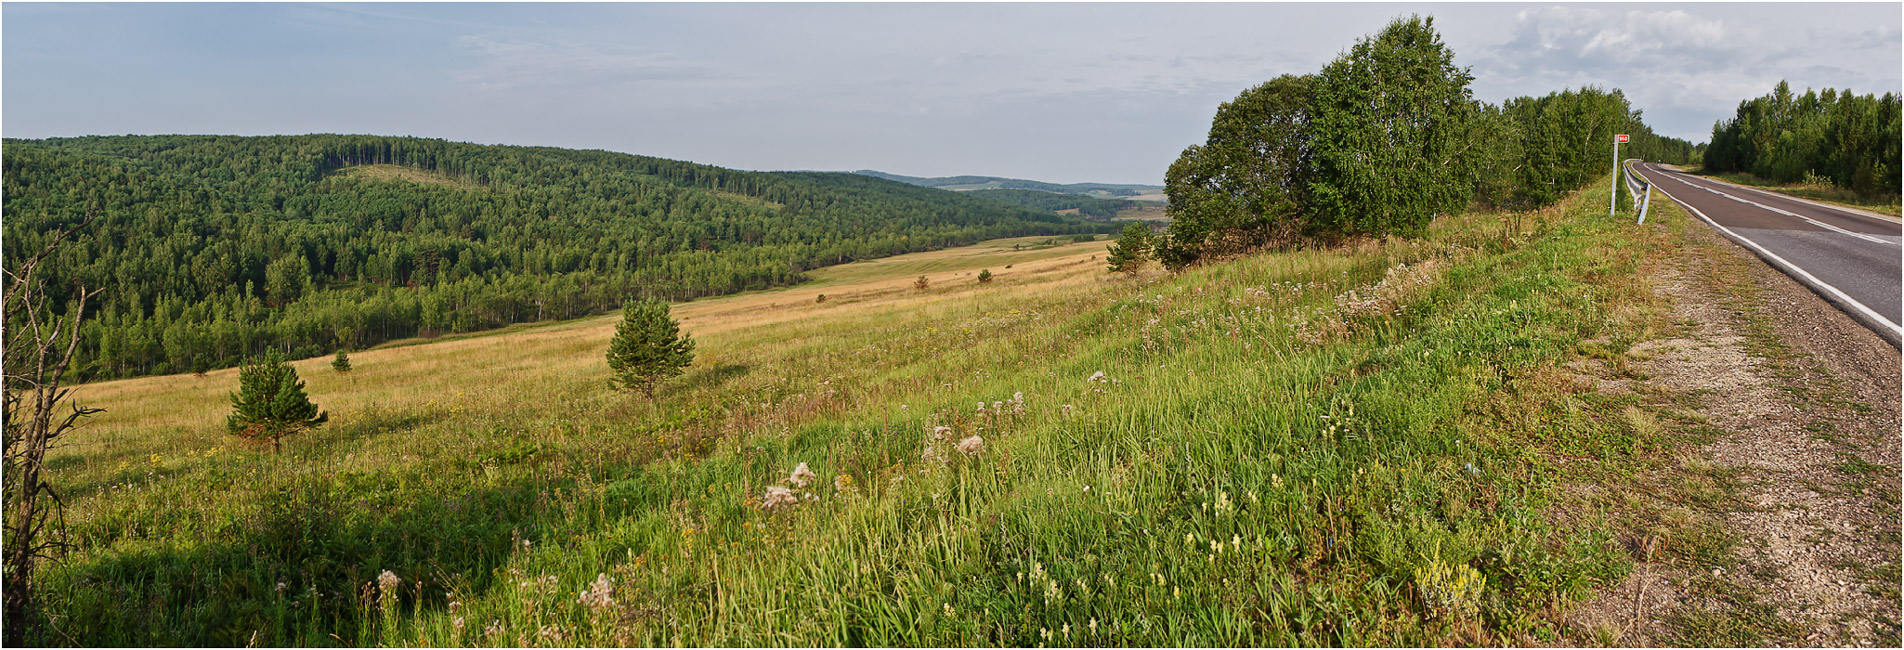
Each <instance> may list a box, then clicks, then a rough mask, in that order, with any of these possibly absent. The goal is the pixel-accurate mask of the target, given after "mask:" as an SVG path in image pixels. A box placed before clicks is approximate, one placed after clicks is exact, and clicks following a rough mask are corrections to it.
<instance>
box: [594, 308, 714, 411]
mask: <svg viewBox="0 0 1904 650" xmlns="http://www.w3.org/2000/svg"><path fill="white" fill-rule="evenodd" d="M693 362H694V340H693V339H690V338H688V335H687V334H684V333H682V332H681V324H680V323H678V322H675V320H674V318H673V317H672V316H670V315H669V314H668V303H666V302H664V301H660V300H654V299H643V300H636V301H631V302H628V303H627V304H624V305H622V309H621V323H620V324H618V325H616V326H615V338H614V339H613V340H610V341H609V342H608V367H609V368H610V369H611V370H613V371H614V373H615V376H614V378H613V379H611V380H610V384H611V385H613V386H615V387H616V388H620V389H622V390H640V391H641V392H642V393H643V394H646V395H647V396H648V397H650V398H652V397H654V389H655V385H656V384H659V383H661V382H662V381H665V380H667V379H669V378H671V377H675V376H678V375H680V374H681V371H682V370H684V369H686V368H687V367H688V364H690V363H693Z"/></svg>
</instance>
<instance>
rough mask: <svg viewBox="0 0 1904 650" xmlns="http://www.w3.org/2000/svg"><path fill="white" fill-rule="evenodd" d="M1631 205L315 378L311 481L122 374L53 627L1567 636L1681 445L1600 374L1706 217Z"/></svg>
mask: <svg viewBox="0 0 1904 650" xmlns="http://www.w3.org/2000/svg"><path fill="white" fill-rule="evenodd" d="M1593 192H1594V191H1593V190H1587V191H1586V193H1585V194H1583V195H1578V196H1575V197H1573V198H1571V199H1569V200H1568V201H1565V202H1563V203H1562V204H1561V205H1559V206H1556V207H1554V208H1549V209H1547V210H1544V211H1541V212H1538V213H1530V214H1519V215H1484V214H1470V215H1463V216H1457V217H1453V218H1448V219H1443V220H1439V221H1437V222H1436V223H1435V224H1434V225H1433V227H1432V228H1431V231H1430V232H1429V234H1428V235H1427V236H1426V237H1425V238H1423V239H1421V240H1417V241H1404V240H1377V241H1362V242H1359V243H1355V244H1352V245H1349V246H1346V247H1339V248H1309V249H1303V250H1294V251H1286V252H1276V253H1266V254H1261V255H1255V256H1251V257H1245V258H1239V259H1232V260H1228V261H1222V262H1215V263H1209V264H1204V265H1200V266H1196V267H1193V268H1191V269H1189V270H1187V271H1185V272H1183V273H1181V274H1176V275H1166V274H1163V273H1161V272H1156V271H1150V272H1146V273H1143V274H1140V275H1139V276H1137V277H1126V276H1124V275H1122V274H1117V275H1113V274H1108V273H1106V272H1105V271H1104V270H1103V268H1104V267H1103V261H1102V259H1099V258H1101V256H1102V255H1103V247H1104V245H1105V242H1102V241H1099V242H1090V243H1076V244H1069V245H1064V246H1054V247H1045V248H1037V249H1035V250H1027V249H1026V247H1022V246H1020V247H1017V248H1016V249H1014V247H1012V246H1010V245H1009V244H1011V243H1013V242H1003V243H999V244H992V245H988V246H987V247H985V248H978V249H956V250H948V251H940V252H937V253H927V254H922V255H918V256H904V257H898V258H892V259H889V260H881V261H877V262H860V263H855V264H849V265H844V266H838V267H831V268H828V269H823V270H820V271H816V272H814V274H815V275H816V276H817V277H818V278H819V279H820V280H821V282H822V285H821V286H814V287H798V288H794V289H790V290H785V291H770V292H761V293H755V294H749V295H742V296H732V297H727V298H720V299H714V300H707V301H697V302H693V303H688V304H685V305H681V306H679V308H678V312H677V313H678V314H680V315H682V316H684V317H685V320H684V325H685V327H686V329H687V330H688V331H690V332H692V333H693V334H694V335H695V336H696V337H697V340H698V341H699V344H700V347H699V357H698V359H697V361H696V363H695V365H694V367H693V368H692V369H691V370H690V371H689V372H688V374H686V375H685V376H683V377H682V378H681V379H680V380H679V381H678V382H677V383H675V384H673V385H671V386H669V387H667V388H665V389H664V390H662V391H661V392H660V394H659V396H658V398H657V399H656V400H654V401H652V402H650V401H646V400H643V399H640V398H634V397H629V396H626V395H621V394H617V393H614V392H612V391H610V390H609V389H608V388H607V383H606V379H607V376H608V372H607V368H606V366H605V364H604V362H603V358H602V351H603V349H604V348H605V346H606V341H607V338H608V336H609V334H610V332H611V331H612V322H611V321H610V320H608V319H599V318H598V319H587V320H579V321H572V322H566V323H561V324H553V325H545V326H539V327H533V328H526V329H521V330H518V331H512V332H507V333H501V334H495V335H490V336H477V337H470V338H466V339H462V340H456V341H448V342H439V343H431V344H424V345H414V346H408V347H400V348H391V349H385V350H370V351H365V352H361V353H359V354H356V355H353V360H354V362H355V365H356V370H354V371H352V372H350V373H348V374H338V373H334V372H332V371H330V370H328V369H327V368H326V367H325V360H324V359H321V358H320V359H309V360H305V361H301V362H298V363H297V364H296V366H297V368H298V370H299V372H301V373H302V374H303V375H304V377H305V378H306V379H307V380H309V383H310V386H309V390H310V393H311V394H312V396H313V398H314V400H315V401H317V402H318V403H319V404H320V405H322V406H323V407H325V408H327V409H329V410H330V412H331V415H332V418H331V422H330V423H329V424H327V425H326V426H325V427H323V428H321V429H319V430H318V431H316V432H314V433H311V434H307V435H305V436H303V437H302V438H298V439H295V440H292V441H289V442H288V443H287V445H286V448H285V450H284V452H283V453H281V454H272V453H269V452H268V451H263V450H259V449H252V448H245V447H240V446H238V444H237V443H236V442H235V441H234V440H233V439H230V438H228V437H226V436H225V435H223V434H222V433H221V432H220V429H219V426H218V425H219V422H220V419H221V418H222V417H223V413H224V412H225V411H226V409H227V407H226V404H225V401H224V400H225V398H224V394H225V392H227V391H229V390H231V387H232V385H233V384H234V379H233V376H232V373H231V372H230V371H217V372H213V373H210V374H209V375H207V376H205V377H192V376H189V375H177V376H168V377H153V378H142V379H134V380H124V381H117V382H109V383H102V384H94V385H88V386H84V387H81V388H80V391H79V394H78V398H79V399H80V400H81V401H82V402H86V403H89V404H92V405H97V406H103V407H106V408H107V409H109V410H108V411H107V413H105V414H104V415H102V416H100V417H99V418H97V420H96V421H95V422H94V423H92V424H91V425H89V426H88V427H87V428H86V429H84V430H82V431H81V432H80V433H79V434H77V435H76V436H75V439H74V442H75V444H73V445H71V446H69V447H66V448H64V449H63V450H61V451H60V452H59V456H58V458H57V459H55V460H54V461H53V465H54V469H55V474H56V475H57V476H58V477H59V478H58V481H59V483H60V485H61V487H62V488H63V489H64V490H65V492H66V495H67V500H68V503H70V504H71V509H70V510H69V512H68V514H67V520H68V522H69V523H70V525H71V526H72V532H73V542H74V543H75V544H76V550H75V552H74V553H72V554H71V555H69V556H67V557H66V558H64V559H63V560H61V561H60V562H58V563H57V564H54V565H52V566H51V567H50V568H49V569H48V570H47V572H46V574H45V575H46V578H45V579H46V581H47V583H46V585H45V589H44V592H45V593H47V594H50V595H52V597H53V598H54V600H53V602H52V603H50V605H49V607H50V609H51V611H52V612H53V613H54V614H55V615H57V616H59V617H60V620H61V621H62V623H61V624H60V625H59V629H60V630H61V631H62V633H64V634H68V635H71V636H70V637H66V638H59V639H50V638H49V639H43V640H42V641H43V642H47V643H62V644H63V643H75V642H76V643H79V644H82V645H170V644H222V645H241V644H247V643H257V644H263V645H334V644H339V643H342V644H363V645H372V644H389V645H517V644H520V645H608V644H636V645H662V644H693V645H836V644H840V645H1013V646H1033V645H1290V644H1303V645H1430V644H1443V643H1470V644H1496V643H1534V642H1538V641H1541V640H1548V639H1552V638H1553V635H1554V634H1555V633H1556V629H1555V624H1554V623H1553V622H1552V620H1553V617H1552V614H1553V612H1555V611H1558V610H1560V609H1564V607H1565V603H1566V602H1568V601H1569V599H1571V598H1574V597H1577V596H1579V595H1581V594H1583V593H1584V592H1585V591H1586V590H1587V589H1589V588H1590V587H1592V586H1594V585H1597V584H1602V583H1604V582H1605V581H1607V580H1610V579H1612V578H1615V577H1617V576H1619V575H1620V574H1621V573H1622V572H1624V571H1625V570H1626V566H1627V560H1626V558H1627V555H1626V550H1625V549H1624V548H1623V547H1621V546H1620V545H1619V543H1618V541H1617V540H1616V539H1615V537H1614V534H1613V532H1612V531H1613V530H1614V528H1615V527H1616V526H1615V525H1614V524H1613V523H1611V522H1609V520H1608V519H1607V518H1606V517H1607V515H1605V514H1603V513H1601V512H1599V511H1597V510H1594V509H1590V508H1585V507H1581V504H1582V503H1583V501H1582V500H1580V499H1578V498H1576V497H1575V496H1574V495H1575V494H1576V492H1577V491H1578V490H1579V489H1581V488H1580V486H1581V485H1583V484H1585V485H1599V484H1602V483H1603V482H1605V481H1612V480H1617V477H1618V476H1621V475H1623V473H1624V472H1628V471H1630V470H1631V468H1632V467H1635V466H1637V465H1640V464H1643V463H1644V462H1646V459H1648V458H1652V457H1654V456H1656V455H1658V453H1659V450H1660V449H1661V448H1662V446H1663V445H1667V444H1670V443H1671V442H1672V441H1670V440H1665V439H1664V438H1663V437H1662V436H1663V435H1664V434H1662V433H1660V432H1661V428H1660V427H1658V426H1657V425H1655V424H1653V422H1654V420H1653V418H1654V417H1655V416H1654V415H1652V414H1651V413H1652V412H1651V411H1650V410H1649V409H1650V408H1651V407H1649V406H1647V405H1645V404H1640V403H1638V401H1637V400H1638V398H1636V397H1634V396H1632V395H1631V394H1627V395H1625V396H1613V395H1603V394H1598V393H1595V392H1594V391H1593V390H1592V384H1591V381H1590V379H1588V378H1584V377H1582V376H1580V375H1578V374H1576V373H1575V372H1573V371H1572V368H1574V364H1575V363H1576V362H1577V361H1579V360H1580V359H1582V358H1597V359H1604V360H1608V363H1612V364H1615V366H1616V367H1617V359H1618V358H1619V355H1620V351H1621V350H1623V349H1625V347H1626V346H1628V345H1629V344H1630V343H1631V342H1633V341H1635V340H1637V339H1641V338H1645V337H1647V336H1649V335H1650V333H1651V332H1652V331H1653V330H1654V328H1657V327H1662V326H1664V325H1665V324H1664V323H1662V322H1661V317H1660V315H1659V310H1658V299H1657V298H1655V297H1653V295H1652V294H1651V292H1650V291H1648V290H1647V288H1646V285H1645V281H1644V278H1645V277H1646V270H1647V267H1646V265H1648V264H1649V263H1650V261H1649V260H1651V259H1653V258H1654V257H1655V256H1658V255H1661V254H1663V253H1662V251H1663V250H1664V248H1663V247H1664V244H1663V243H1662V242H1664V241H1665V237H1666V235H1667V234H1668V233H1669V231H1668V230H1667V229H1669V228H1671V227H1674V226H1670V225H1663V224H1671V223H1676V221H1675V220H1674V219H1670V218H1667V217H1665V216H1662V217H1661V218H1657V219H1655V220H1653V221H1652V223H1649V225H1648V226H1647V227H1645V228H1635V227H1633V226H1631V225H1630V223H1624V222H1621V221H1618V220H1607V219H1604V218H1603V216H1602V212H1603V210H1604V205H1605V203H1606V200H1607V198H1606V197H1604V196H1597V195H1595V194H1594V193H1593ZM1656 209H1658V208H1656ZM1664 210H1665V212H1664V213H1663V215H1665V214H1670V213H1671V208H1670V207H1666V208H1664ZM1017 243H1024V242H1017ZM1006 265H1010V266H1009V268H1008V267H1007V266H1006ZM981 268H988V269H990V270H991V271H992V272H993V273H994V274H996V278H997V279H996V280H995V281H994V282H992V283H989V284H984V285H981V284H978V283H977V282H976V281H975V280H974V279H973V278H972V276H973V274H975V273H976V272H977V270H978V269H981ZM921 273H925V274H928V280H929V284H930V287H929V288H928V289H926V290H923V291H921V290H918V289H915V288H913V287H912V282H913V280H914V279H915V277H916V276H917V275H919V274H921ZM817 293H826V294H828V300H827V301H826V302H824V303H816V302H815V300H814V297H815V294H817ZM975 439H976V442H974V441H973V440H975ZM802 463H805V464H806V465H807V466H808V467H810V468H811V470H812V472H813V474H814V475H815V476H814V477H813V478H811V479H806V478H805V477H791V476H790V473H792V472H794V470H795V468H796V467H797V466H799V465H800V464H802ZM795 479H798V480H795ZM772 486H785V487H792V488H793V489H794V491H795V493H796V494H798V495H799V497H798V498H797V500H796V502H795V503H794V504H791V505H780V506H774V505H772V504H771V502H769V501H766V500H765V499H764V498H763V497H765V495H766V494H767V493H766V490H767V488H768V487H772ZM1678 543H1680V542H1678V541H1677V538H1671V537H1669V538H1668V539H1667V541H1665V542H1663V543H1662V544H1661V546H1662V549H1661V552H1662V553H1672V552H1674V550H1673V549H1674V547H1675V544H1678ZM386 571H388V572H389V573H388V574H387V575H385V574H384V572H386ZM380 576H381V579H380Z"/></svg>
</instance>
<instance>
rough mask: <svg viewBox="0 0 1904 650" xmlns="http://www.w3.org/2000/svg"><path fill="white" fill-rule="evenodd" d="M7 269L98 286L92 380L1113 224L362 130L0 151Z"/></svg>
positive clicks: (886, 185) (86, 351)
mask: <svg viewBox="0 0 1904 650" xmlns="http://www.w3.org/2000/svg"><path fill="white" fill-rule="evenodd" d="M4 152H5V155H4V166H5V176H6V183H5V195H4V205H5V210H6V220H5V223H4V230H5V232H4V244H5V247H4V248H5V258H6V265H7V268H9V269H11V268H13V266H14V265H15V264H17V263H18V262H19V261H20V260H22V259H23V258H24V256H25V255H30V254H32V252H34V251H37V250H38V249H39V247H40V246H42V245H44V242H45V241H46V240H47V239H48V238H49V237H51V236H52V235H53V234H54V233H56V232H58V231H59V230H60V229H62V228H63V227H67V226H70V225H72V224H76V223H79V222H80V221H81V220H82V219H83V218H84V216H85V215H86V214H87V213H89V212H90V213H96V214H97V215H98V220H97V221H95V222H94V223H93V224H92V225H91V226H90V227H88V228H87V229H86V230H85V231H83V232H81V233H79V234H78V236H77V241H76V242H75V243H74V244H72V245H68V246H64V247H62V248H61V250H60V251H59V252H58V253H57V254H56V255H55V257H53V258H50V259H49V261H48V263H47V264H45V265H43V266H42V267H41V275H42V276H43V277H44V278H45V280H46V282H47V285H46V286H47V290H48V291H49V292H50V293H52V294H54V295H52V296H51V300H50V301H49V302H50V303H51V304H55V305H62V304H65V301H66V298H67V297H68V296H67V295H64V294H63V293H62V292H66V291H70V290H71V288H72V287H75V286H77V285H80V284H84V285H85V286H88V287H104V288H105V293H103V294H101V295H100V296H99V298H98V299H96V300H95V301H94V302H93V303H92V304H90V305H89V306H88V309H87V313H86V316H87V319H86V323H85V324H84V326H83V327H84V329H83V331H82V337H81V340H82V341H83V342H84V343H83V345H82V349H81V350H80V352H79V355H78V362H77V365H76V367H78V368H80V369H82V370H83V371H85V372H86V373H88V375H89V376H91V377H96V378H105V377H122V376H130V375H141V374H150V373H166V372H183V371H187V370H203V369H208V368H218V367H225V366H229V365H233V364H235V363H237V362H238V361H239V360H241V359H243V358H245V357H246V356H248V355H253V354H257V353H260V352H262V351H263V350H265V349H267V348H273V349H278V350H282V351H284V352H286V353H287V354H289V355H291V356H293V357H299V356H316V355H321V354H329V353H330V352H331V351H333V350H336V349H339V348H349V349H362V348H364V347H366V346H370V345H375V344H377V343H378V342H381V341H388V340H392V339H399V338H408V337H413V336H430V335H434V334H441V333H447V332H467V331H472V330H480V329H487V328H493V327H500V326H503V325H508V324H511V323H518V322H526V321H538V320H549V319H563V318H572V317H576V316H582V315H587V314H594V313H601V312H604V311H609V310H613V309H616V308H618V307H619V306H620V305H621V304H622V301H624V300H626V299H628V298H630V297H633V296H644V295H645V296H655V297H664V298H672V299H687V298H695V297H701V296H712V295H718V294H725V293H733V292H738V291H747V290H753V289H763V288H767V287H772V286H779V285H787V284H793V283H796V282H800V281H801V280H803V279H805V277H806V276H805V273H804V271H805V270H807V269H812V268H816V267H819V266H825V265H829V264H840V263H844V262H850V261H853V260H856V259H866V258H873V257H884V256H888V255H896V254H900V253H908V252H915V251H925V250H933V249H939V248H945V247H950V246H959V245H965V244H971V243H975V242H978V241H981V240H986V239H995V238H999V237H1016V236H1026V235H1062V234H1072V233H1084V232H1109V231H1110V226H1109V225H1107V224H1101V223H1100V224H1094V223H1087V222H1085V221H1084V220H1082V219H1079V218H1077V217H1072V216H1065V215H1059V214H1054V213H1053V212H1051V211H1048V210H1044V209H1036V208H1028V207H1020V206H1018V205H1012V204H1009V203H1003V202H997V201H989V200H985V199H981V198H978V197H974V196H971V195H967V194H960V193H954V192H945V191H939V190H934V189H926V188H922V187H916V186H913V185H911V184H905V183H897V182H891V181H887V180H882V179H878V178H870V177H868V176H865V175H856V174H845V173H818V172H785V173H763V172H746V171H736V170H732V169H723V168H720V167H714V166H710V165H699V164H694V163H689V162H681V161H675V160H665V159H661V158H649V157H645V156H635V155H629V154H621V153H612V152H607V151H584V150H573V149H556V148H548V147H513V146H486V145H476V144H469V143H461V142H449V141H444V140H429V139H422V138H405V137H380V136H359V135H302V136H269V137H230V136H122V137H84V138H59V139H49V140H16V139H7V140H5V149H4Z"/></svg>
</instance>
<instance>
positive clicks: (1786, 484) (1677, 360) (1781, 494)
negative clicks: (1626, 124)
mask: <svg viewBox="0 0 1904 650" xmlns="http://www.w3.org/2000/svg"><path fill="white" fill-rule="evenodd" d="M1681 212H1682V211H1679V210H1674V211H1673V213H1674V216H1673V217H1672V218H1674V219H1677V220H1678V221H1677V223H1672V224H1666V225H1663V226H1662V227H1670V228H1674V229H1677V230H1678V231H1679V232H1680V236H1679V238H1678V241H1679V242H1680V243H1679V245H1678V246H1677V248H1678V249H1679V250H1678V251H1676V252H1677V254H1676V255H1674V256H1673V257H1672V259H1670V260H1667V261H1665V262H1664V263H1663V264H1662V268H1661V269H1660V274H1659V277H1657V278H1654V279H1653V282H1652V283H1653V286H1654V288H1655V291H1656V292H1658V293H1659V294H1660V295H1661V296H1662V297H1663V298H1664V299H1666V301H1667V302H1668V303H1669V304H1670V305H1671V315H1672V316H1671V317H1672V320H1673V321H1674V326H1673V327H1672V328H1671V330H1670V331H1667V332H1663V333H1662V335H1661V336H1659V337H1657V338H1655V339H1654V340H1651V341H1647V342H1643V343H1641V344H1638V345H1635V346H1634V347H1633V348H1632V349H1631V350H1630V351H1629V352H1628V354H1627V357H1628V358H1627V360H1626V361H1627V362H1628V363H1629V364H1630V365H1631V366H1633V367H1636V368H1638V369H1639V371H1640V372H1639V374H1640V375H1641V376H1642V377H1643V378H1642V379H1641V380H1639V381H1638V382H1635V383H1636V385H1635V386H1634V387H1633V389H1634V390H1637V391H1639V392H1641V393H1642V394H1644V395H1645V396H1646V400H1647V401H1648V402H1649V403H1650V404H1652V405H1653V407H1654V408H1656V409H1658V410H1659V411H1660V412H1662V413H1666V414H1668V415H1667V416H1666V417H1662V418H1661V422H1663V423H1664V424H1663V425H1662V426H1666V427H1681V428H1685V429H1689V430H1691V429H1698V430H1703V433H1704V435H1702V436H1694V438H1695V439H1704V440H1707V441H1708V442H1704V443H1696V444H1693V445H1688V446H1687V448H1683V449H1680V450H1678V452H1677V456H1676V457H1675V458H1673V459H1672V461H1671V462H1667V463H1662V464H1661V465H1660V466H1659V467H1657V468H1653V469H1648V470H1646V471H1644V472H1643V473H1642V474H1643V475H1641V476H1638V477H1636V478H1635V479H1634V483H1633V485H1630V486H1618V489H1624V490H1625V491H1627V492H1629V494H1627V495H1625V497H1624V498H1621V499H1614V500H1612V501H1611V503H1610V504H1609V507H1611V508H1612V509H1613V510H1615V511H1617V512H1618V513H1619V514H1618V515H1616V521H1624V522H1625V523H1627V524H1628V525H1629V528H1630V529H1629V530H1627V531H1625V533H1624V534H1623V536H1624V537H1625V538H1626V539H1625V540H1624V541H1625V542H1626V544H1625V546H1626V548H1627V550H1628V552H1629V553H1630V554H1631V555H1632V560H1633V563H1634V568H1633V571H1632V572H1631V573H1629V574H1628V575H1627V576H1626V577H1625V579H1624V580H1623V581H1622V582H1620V583H1618V584H1615V585H1611V586H1608V587H1606V588H1605V589H1602V590H1601V591H1600V592H1599V593H1598V594H1596V595H1595V596H1594V597H1593V598H1590V599H1589V600H1587V601H1586V602H1584V603H1582V604H1581V605H1580V606H1578V607H1575V608H1573V609H1572V610H1571V611H1569V613H1568V614H1567V616H1566V620H1567V624H1568V628H1569V631H1570V634H1569V635H1568V636H1569V637H1571V638H1570V639H1568V640H1569V641H1570V642H1573V643H1581V644H1603V645H1713V646H1739V645H1788V644H1799V645H1861V646H1862V645H1881V646H1892V647H1895V646H1896V645H1897V644H1898V639H1899V636H1898V629H1899V618H1900V613H1899V592H1898V582H1899V544H1900V539H1899V526H1898V522H1899V507H1898V503H1899V494H1898V486H1899V482H1900V472H1899V459H1898V455H1899V453H1898V451H1899V444H1900V441H1899V437H1898V431H1899V424H1900V420H1899V403H1898V400H1899V395H1900V387H1899V372H1900V369H1899V359H1898V354H1897V352H1896V349H1895V348H1893V347H1891V346H1890V345H1889V344H1888V343H1886V342H1885V341H1884V340H1883V339H1881V338H1879V337H1878V336H1877V335H1876V334H1875V333H1873V332H1872V331H1871V330H1869V329H1867V328H1866V327H1864V326H1863V325H1862V324H1860V323H1858V322H1856V321H1854V320H1853V319H1851V318H1850V317H1848V316H1846V315H1845V314H1844V313H1843V312H1841V311H1839V310H1838V309H1836V308H1835V307H1833V306H1831V305H1829V304H1827V303H1825V302H1824V301H1823V299H1821V298H1819V297H1818V296H1817V295H1816V294H1814V293H1812V292H1811V291H1810V290H1808V289H1807V288H1805V287H1804V286H1802V285H1800V284H1798V283H1797V282H1796V281H1794V280H1792V279H1791V278H1790V277H1789V276H1786V275H1785V274H1783V273H1780V272H1779V271H1777V270H1774V269H1772V268H1770V267H1769V266H1767V265H1765V264H1762V263H1760V262H1759V261H1758V260H1757V259H1756V258H1754V257H1753V256H1752V255H1751V254H1750V253H1748V252H1746V251H1744V250H1743V249H1741V248H1739V247H1738V246H1735V245H1733V244H1732V243H1730V242H1728V241H1726V240H1724V239H1723V238H1721V237H1720V236H1719V235H1718V234H1717V233H1715V232H1714V231H1712V230H1711V229H1709V228H1706V227H1704V226H1703V225H1702V224H1697V223H1693V222H1691V221H1690V219H1688V218H1686V217H1684V216H1683V215H1682V214H1680V213H1681ZM1662 216H1665V215H1662ZM1608 488H1609V489H1610V490H1611V489H1614V486H1608Z"/></svg>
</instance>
